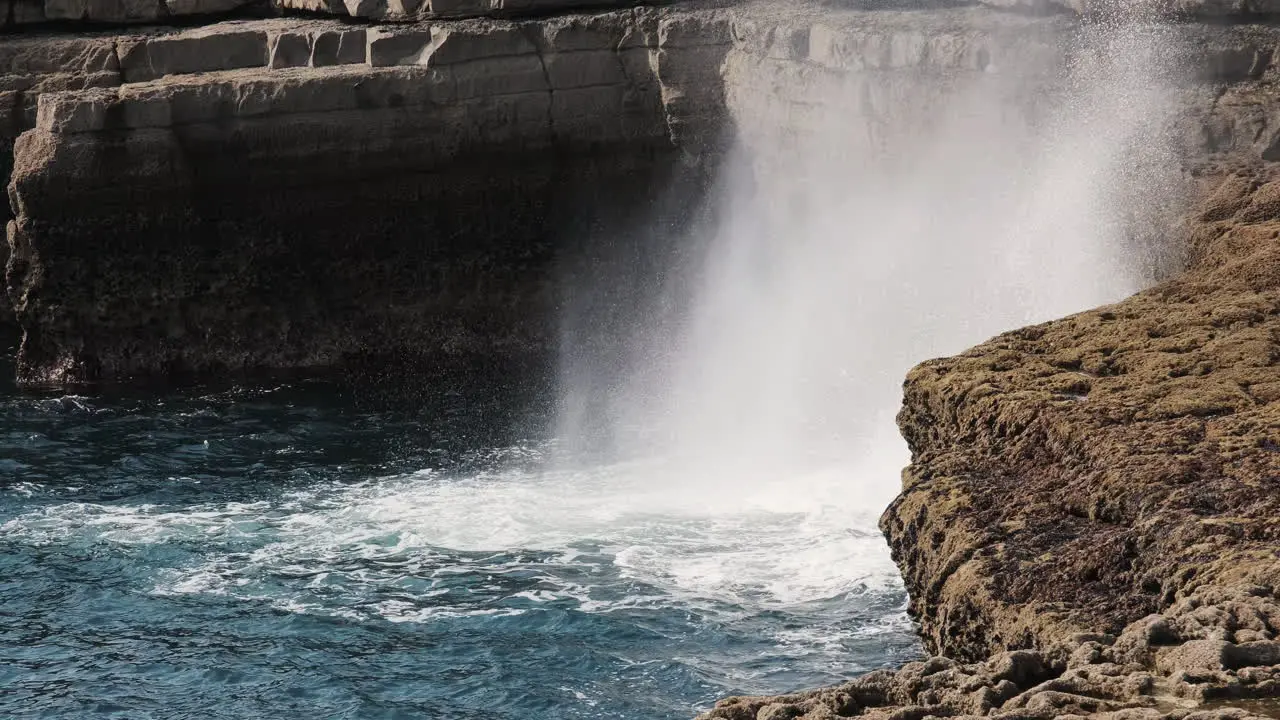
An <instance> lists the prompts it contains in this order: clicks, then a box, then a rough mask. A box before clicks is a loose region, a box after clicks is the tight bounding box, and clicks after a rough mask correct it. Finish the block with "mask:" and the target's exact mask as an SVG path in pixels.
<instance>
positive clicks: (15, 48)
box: [0, 38, 120, 76]
mask: <svg viewBox="0 0 1280 720" xmlns="http://www.w3.org/2000/svg"><path fill="white" fill-rule="evenodd" d="M119 70H120V64H119V62H117V60H116V52H115V42H114V39H113V38H41V39H38V40H21V39H14V38H10V39H6V40H5V41H4V42H3V43H0V74H5V75H25V76H32V75H41V74H44V73H99V72H112V73H114V72H119Z"/></svg>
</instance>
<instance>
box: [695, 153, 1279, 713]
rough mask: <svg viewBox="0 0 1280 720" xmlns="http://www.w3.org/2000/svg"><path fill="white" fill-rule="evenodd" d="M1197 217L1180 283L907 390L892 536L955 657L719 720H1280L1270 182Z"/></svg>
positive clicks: (930, 371) (1216, 195)
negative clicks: (1279, 716) (906, 454)
mask: <svg viewBox="0 0 1280 720" xmlns="http://www.w3.org/2000/svg"><path fill="white" fill-rule="evenodd" d="M1206 182H1207V181H1206ZM1205 196H1206V197H1207V200H1206V201H1205V203H1204V205H1203V207H1201V208H1199V209H1198V210H1197V211H1196V212H1195V214H1194V215H1193V216H1192V217H1191V218H1190V221H1189V222H1188V223H1187V226H1186V228H1185V230H1186V232H1187V235H1188V238H1189V243H1188V244H1189V269H1188V270H1187V271H1186V272H1185V273H1183V274H1182V275H1180V276H1179V277H1176V278H1174V279H1172V280H1170V281H1168V282H1165V283H1163V284H1161V285H1159V286H1157V287H1155V288H1153V289H1151V290H1149V291H1147V292H1144V293H1141V294H1139V295H1136V296H1134V297H1132V298H1129V299H1127V300H1125V301H1123V302H1120V303H1117V304H1115V305H1111V306H1107V307H1103V308H1098V309H1096V310H1092V311H1089V312H1085V313H1080V314H1078V315H1074V316H1072V317H1068V318H1065V319H1062V320H1058V321H1054V322H1050V323H1045V324H1043V325H1038V326H1034V327H1030V328H1024V329H1021V330H1017V331H1014V332H1010V333H1006V334H1004V335H1001V336H999V337H997V338H994V339H993V340H991V341H989V342H987V343H984V344H983V345H980V346H978V347H976V348H974V349H972V350H970V351H968V352H966V353H964V354H962V355H959V356H956V357H953V358H945V359H939V360H932V361H929V362H926V363H923V364H922V365H920V366H919V367H917V368H916V369H915V370H913V371H912V372H911V374H910V376H909V377H908V378H907V382H906V384H905V401H904V405H903V409H902V411H901V413H900V414H899V416H898V421H899V424H900V426H901V429H902V432H903V434H904V436H905V437H906V438H907V441H908V443H909V444H910V446H911V450H912V463H911V465H910V467H908V468H907V470H906V471H905V472H904V475H903V478H904V487H903V492H902V494H901V495H900V496H899V497H898V499H897V500H896V501H895V502H894V503H893V504H892V505H891V506H890V508H889V509H888V510H887V511H886V512H885V514H884V517H883V518H882V521H881V527H882V529H883V530H884V532H885V535H886V537H887V539H888V541H889V544H890V546H891V548H892V550H893V554H894V558H895V560H896V561H897V563H898V565H899V567H900V568H901V569H902V571H903V575H904V577H905V580H906V584H907V587H908V590H909V591H910V593H911V607H910V611H911V614H912V615H913V616H914V617H915V618H916V619H917V620H918V621H919V622H920V626H921V631H922V634H923V636H924V639H925V642H926V645H927V647H928V649H929V650H931V651H934V652H937V653H941V654H943V655H945V656H947V657H935V658H932V659H930V660H928V661H925V662H916V663H910V664H908V665H906V666H904V667H903V668H901V669H899V670H897V671H878V672H873V673H871V674H869V675H866V676H863V677H861V678H858V679H856V680H853V681H851V682H849V683H846V684H844V685H841V686H839V687H835V688H829V689H825V690H819V691H815V692H811V693H802V694H797V695H789V696H782V697H774V698H760V697H754V698H730V699H728V700H725V701H723V702H721V703H720V704H719V705H717V706H716V707H715V708H714V709H713V710H711V711H710V712H709V713H708V714H707V715H705V716H704V717H705V718H724V719H726V720H770V719H773V718H789V719H793V718H800V719H804V720H820V719H821V720H827V719H828V718H843V717H861V718H868V719H871V718H875V720H923V719H924V718H933V717H938V718H941V717H949V718H957V717H988V718H1006V719H1008V720H1014V719H1015V718H1016V719H1018V720H1032V719H1035V720H1049V719H1050V718H1055V719H1065V718H1078V717H1090V718H1109V719H1114V720H1210V719H1214V720H1226V719H1227V718H1231V719H1233V720H1242V719H1244V718H1253V717H1260V716H1263V715H1266V716H1274V715H1275V714H1276V712H1275V711H1276V708H1275V707H1272V706H1271V705H1267V703H1268V702H1271V701H1259V700H1257V699H1258V698H1274V697H1277V696H1280V598H1278V597H1277V588H1278V587H1280V366H1278V365H1277V360H1280V183H1278V182H1275V181H1274V177H1272V176H1270V175H1268V174H1266V172H1264V171H1254V172H1253V173H1252V174H1249V175H1241V176H1231V177H1227V178H1225V179H1221V178H1219V179H1218V180H1217V181H1215V182H1214V183H1213V186H1212V187H1210V188H1209V192H1207V193H1206V194H1205ZM1236 705H1238V707H1233V706H1236Z"/></svg>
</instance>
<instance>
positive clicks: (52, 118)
mask: <svg viewBox="0 0 1280 720" xmlns="http://www.w3.org/2000/svg"><path fill="white" fill-rule="evenodd" d="M116 100H117V95H116V91H115V89H93V90H81V91H69V92H55V93H45V94H44V95H41V96H40V102H39V106H38V110H37V114H36V128H37V129H38V130H42V131H44V132H48V133H54V134H59V135H71V134H75V133H84V132H94V131H97V130H102V129H103V128H105V127H106V121H107V111H108V109H109V108H111V107H112V106H114V105H115V103H116Z"/></svg>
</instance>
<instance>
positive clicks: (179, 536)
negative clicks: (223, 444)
mask: <svg viewBox="0 0 1280 720" xmlns="http://www.w3.org/2000/svg"><path fill="white" fill-rule="evenodd" d="M669 470H670V467H667V466H664V465H662V464H660V463H659V464H651V465H643V464H638V463H632V464H623V465H617V466H612V467H605V468H598V469H596V470H594V471H543V472H536V471H532V470H508V471H500V470H497V469H495V470H491V471H483V472H479V473H476V474H473V475H467V476H459V477H449V476H445V475H441V474H439V473H436V472H428V471H424V472H420V473H414V474H410V475H405V476H394V477H385V478H378V479H372V480H370V481H368V482H366V483H363V484H360V485H355V486H340V485H327V486H322V487H318V488H313V489H310V490H307V491H305V492H299V493H293V494H289V495H285V496H282V497H279V498H277V499H275V500H273V501H258V502H252V503H244V502H238V503H222V504H208V505H197V506H190V507H184V508H168V507H161V506H156V505H150V504H141V505H108V504H91V503H65V504H61V505H54V506H50V507H46V508H42V509H39V510H35V511H32V512H29V513H26V514H24V515H21V516H18V517H16V518H13V519H11V520H9V521H8V522H6V523H4V524H3V525H0V536H4V537H6V538H8V539H22V540H24V541H26V542H31V543H36V544H47V543H57V542H77V543H106V544H114V545H126V546H127V545H140V544H161V543H175V542H176V543H187V544H188V545H191V546H194V547H195V548H196V551H197V552H201V553H202V554H203V555H204V559H203V560H202V561H200V562H199V563H198V564H197V565H195V566H193V567H187V568H183V569H181V570H180V571H172V572H168V573H165V574H163V575H162V576H160V577H159V578H158V579H157V583H156V586H155V592H157V593H160V594H214V595H230V596H233V597H241V598H244V599H254V600H264V601H268V602H271V603H272V604H273V605H275V606H277V607H280V608H281V609H284V610H289V611H298V612H321V611H323V612H330V613H338V612H342V613H354V614H355V615H357V616H362V617H365V618H373V617H380V618H382V619H384V620H389V621H393V622H428V621H431V620H433V619H437V618H440V617H447V616H450V615H448V613H475V612H480V611H484V612H490V611H493V612H495V613H505V612H507V611H509V610H513V609H514V608H509V607H508V608H503V607H479V608H477V607H469V606H468V607H462V606H457V607H450V606H449V605H448V603H449V598H448V597H445V596H446V595H447V594H448V592H449V591H448V590H447V589H446V588H443V587H442V586H441V583H444V582H448V581H449V579H450V578H451V577H457V576H459V575H469V576H475V577H477V578H484V577H488V578H491V581H490V582H488V583H485V584H484V585H481V586H478V587H475V588H473V589H476V590H478V591H481V592H488V593H497V594H498V596H497V597H494V598H492V599H491V603H490V604H493V603H499V604H501V603H511V602H515V603H520V602H524V603H531V604H545V603H551V602H558V601H571V602H573V603H574V604H575V605H576V606H577V607H578V608H579V609H580V610H582V611H584V612H613V611H616V610H618V609H627V608H636V607H655V606H663V605H689V606H698V607H702V606H706V605H708V604H711V603H716V602H720V603H728V604H732V605H736V606H739V607H742V608H748V609H750V608H760V607H765V606H785V605H790V604H796V603H805V602H810V601H813V600H820V599H825V598H831V597H836V596H839V595H841V594H843V593H847V592H851V591H854V590H856V589H858V588H864V587H871V588H876V589H882V590H892V589H895V588H897V587H898V583H899V581H898V579H897V576H896V571H895V570H894V568H893V565H892V564H891V563H890V562H889V560H888V557H887V552H886V550H885V547H884V544H883V540H882V539H881V538H880V537H879V535H878V533H877V532H876V531H875V524H874V523H875V511H876V510H878V507H877V506H875V505H866V504H863V503H862V501H861V500H860V499H859V498H856V497H851V496H850V495H849V494H848V493H846V492H845V491H844V490H843V485H844V478H845V475H844V471H841V470H840V469H838V468H833V469H829V470H828V471H826V472H824V473H810V474H807V475H804V476H801V477H795V478H779V481H778V483H777V484H776V485H769V484H767V483H765V484H756V485H755V486H754V488H755V489H754V490H753V492H751V493H744V494H742V495H740V496H736V497H735V496H723V497H721V498H718V499H717V500H715V501H713V499H712V498H707V497H699V496H700V494H701V493H702V491H703V487H702V486H700V485H680V484H679V483H674V484H673V483H671V482H668V480H669V479H670V477H672V476H669V475H665V474H664V473H666V472H667V471H669ZM644 473H654V474H655V475H654V477H656V478H658V479H656V480H653V481H647V480H646V478H645V476H644ZM663 478H667V479H663ZM797 489H799V491H798V492H797ZM246 543H247V544H249V545H251V546H253V547H252V548H246V547H245V545H246ZM528 553H535V554H536V556H535V557H532V558H530V557H526V555H527V554H528ZM602 572H603V573H605V574H608V573H609V572H612V573H614V576H616V575H617V574H619V573H620V574H621V576H622V577H623V578H626V579H629V580H632V581H634V582H633V583H631V586H632V588H633V589H632V590H631V591H629V592H627V593H626V594H625V595H622V596H618V595H617V593H616V592H609V593H604V596H600V593H599V592H598V590H599V588H596V587H594V586H592V584H591V582H590V580H589V578H591V577H592V576H593V574H594V575H599V574H600V573H602ZM531 574H532V580H530V579H529V578H530V575H531ZM516 575H519V577H520V578H523V579H524V580H525V581H526V582H537V583H539V585H538V586H537V587H535V588H529V587H527V586H521V587H519V588H518V589H516V590H514V591H512V592H511V594H510V595H509V596H506V597H501V593H502V591H503V587H504V586H503V585H502V584H501V583H500V582H498V579H499V578H503V577H507V576H512V577H514V576H516ZM473 582H474V581H473ZM402 583H410V584H411V585H412V588H413V589H412V590H410V591H409V595H410V596H411V598H412V599H411V601H410V602H409V603H408V604H403V603H398V602H390V601H384V602H379V603H374V604H369V603H366V602H363V599H366V598H369V597H370V595H371V593H372V591H373V590H374V589H376V588H385V587H394V586H397V585H398V584H402ZM486 587H487V588H488V589H487V590H486ZM335 588H337V590H335ZM334 592H337V593H338V597H339V598H340V599H341V600H342V602H340V603H339V602H335V599H334V596H333V593H334ZM326 593H328V594H326ZM282 594H283V596H282ZM467 602H474V601H472V600H469V601H467ZM343 603H345V604H346V605H347V606H348V607H346V608H345V609H344V608H343V607H342V604H343ZM424 603H425V604H426V605H425V606H424ZM441 603H442V604H441ZM465 604H466V603H464V605H465ZM353 607H354V608H357V609H355V610H352V609H351V608H353Z"/></svg>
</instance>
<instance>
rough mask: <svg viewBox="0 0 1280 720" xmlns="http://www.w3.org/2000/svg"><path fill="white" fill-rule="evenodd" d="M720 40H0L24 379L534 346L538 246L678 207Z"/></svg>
mask: <svg viewBox="0 0 1280 720" xmlns="http://www.w3.org/2000/svg"><path fill="white" fill-rule="evenodd" d="M727 39H728V36H727V24H726V22H725V21H724V19H723V18H722V17H721V16H720V15H719V14H718V13H717V11H715V10H714V9H713V8H712V9H708V10H705V11H701V10H697V9H691V10H688V11H685V10H679V9H675V10H670V11H666V10H650V9H640V10H635V11H632V10H622V11H616V12H602V13H593V14H588V15H566V16H556V17H553V18H549V19H540V20H530V21H520V22H513V21H497V20H480V19H476V20H458V21H450V22H441V23H434V24H430V25H425V24H424V25H403V26H394V27H389V26H368V27H363V26H361V27H350V26H343V25H339V24H336V23H332V22H327V21H315V20H306V21H298V20H261V21H228V22H224V23H218V24H215V25H211V26H204V27H199V28H196V29H192V30H184V31H172V30H167V31H155V30H151V31H147V32H143V33H137V34H126V35H111V36H103V37H83V38H74V39H69V38H62V37H53V38H47V39H46V38H39V39H28V38H23V39H11V40H7V41H0V61H2V62H3V63H4V64H6V65H7V66H9V67H10V68H13V74H14V75H15V76H17V77H19V78H21V79H22V81H23V82H25V83H26V87H24V88H23V89H20V90H16V91H14V92H15V95H14V99H13V105H12V107H13V111H12V113H11V125H12V126H13V127H15V128H22V129H25V128H27V127H29V126H30V129H29V130H26V131H25V132H24V133H23V134H22V135H21V136H20V137H19V138H18V139H17V141H16V145H15V153H14V165H15V167H14V172H13V177H12V182H11V184H10V188H9V190H10V201H11V206H12V209H13V212H14V219H13V221H11V222H10V224H9V233H8V235H9V246H10V248H11V258H10V260H9V262H8V271H7V279H8V286H9V295H10V298H11V300H12V303H13V307H14V311H15V314H16V318H17V322H18V324H19V325H20V326H21V327H22V329H23V332H24V340H23V344H22V349H21V352H20V355H19V358H18V372H19V375H20V378H21V379H22V380H24V381H27V382H66V381H76V380H98V379H103V380H108V379H124V378H130V377H139V376H145V375H157V374H159V375H170V376H171V375H173V374H175V373H187V372H195V373H205V372H228V371H230V372H235V371H240V370H252V369H290V368H313V369H314V368H325V367H334V366H337V365H341V364H344V363H350V362H353V361H356V360H359V359H360V358H368V357H396V356H403V355H406V354H420V355H426V356H431V355H441V354H443V355H455V356H461V355H473V356H495V357H498V356H501V357H507V356H519V355H530V354H538V353H546V352H547V351H548V350H550V349H552V348H553V347H554V343H555V335H554V328H553V327H552V325H551V323H552V322H553V320H554V311H553V308H554V306H555V304H556V303H557V302H558V298H557V297H556V295H555V283H554V280H555V274H556V265H555V263H556V259H557V255H558V248H559V247H560V246H562V245H563V244H564V243H570V242H585V237H586V236H587V235H609V234H613V235H616V236H622V235H624V234H625V233H626V232H637V231H638V230H637V228H636V226H638V225H640V223H638V222H633V221H632V217H633V216H636V215H643V216H646V218H647V220H648V222H650V223H658V224H661V225H665V226H669V227H672V228H675V227H679V225H680V224H681V223H683V222H685V221H686V220H687V219H688V217H689V215H690V213H691V212H692V208H693V207H694V206H696V204H697V200H698V198H699V197H700V196H701V192H702V190H701V188H702V187H704V186H705V184H706V182H707V177H708V176H707V173H708V172H709V169H710V167H711V163H712V162H713V161H714V160H713V158H714V155H715V152H716V147H717V145H718V143H719V142H720V137H721V136H722V133H723V115H724V113H723V100H722V97H723V93H722V90H721V89H720V86H719V85H718V84H717V83H715V82H711V80H713V79H715V78H716V77H718V71H719V59H720V58H722V57H723V55H724V47H725V44H726V43H727ZM33 101H34V102H33ZM33 110H34V112H33ZM703 156H705V158H704V161H701V162H700V161H699V160H698V158H699V157H703ZM86 243H89V244H91V246H92V247H93V250H92V252H86V251H85V247H86Z"/></svg>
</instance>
